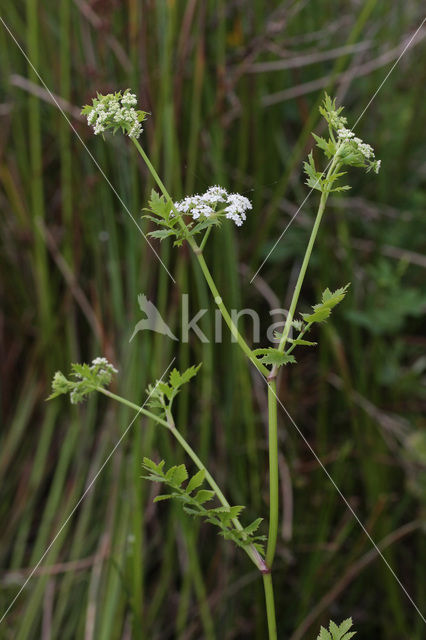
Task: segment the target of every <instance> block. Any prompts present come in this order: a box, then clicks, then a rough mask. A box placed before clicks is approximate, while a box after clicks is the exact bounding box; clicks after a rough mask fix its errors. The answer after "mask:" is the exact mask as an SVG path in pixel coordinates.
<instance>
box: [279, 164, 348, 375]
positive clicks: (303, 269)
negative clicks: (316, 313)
mask: <svg viewBox="0 0 426 640" xmlns="http://www.w3.org/2000/svg"><path fill="white" fill-rule="evenodd" d="M337 165H338V157H337V153H336V155H335V156H334V159H333V161H332V163H331V165H330V168H329V170H328V172H327V176H326V180H327V179H328V178H330V176H332V174H333V173H334V170H335V169H336V167H337ZM328 196H329V190H328V189H327V190H325V191H323V192H322V194H321V199H320V203H319V207H318V212H317V215H316V218H315V223H314V226H313V228H312V231H311V236H310V238H309V242H308V246H307V247H306V251H305V255H304V258H303V262H302V266H301V267H300V271H299V276H298V278H297V282H296V286H295V287H294V292H293V297H292V299H291V303H290V309H289V311H288V315H287V318H286V321H285V325H284V330H283V334H282V336H281V340H280V343H279V345H278V347H277V349H278V351H279V352H280V353H283V352H284V349H285V345H286V342H287V338H288V334H289V333H290V328H291V325H292V322H293V318H294V312H295V311H296V306H297V303H298V301H299V295H300V291H301V289H302V284H303V281H304V279H305V275H306V270H307V268H308V264H309V260H310V259H311V254H312V249H313V246H314V244H315V240H316V237H317V234H318V229H319V226H320V224H321V220H322V216H323V214H324V210H325V205H326V203H327V199H328ZM277 373H278V367H277V366H276V365H274V366H273V367H272V370H271V373H270V375H269V378H268V379H269V380H272V379H274V378H276V377H277Z"/></svg>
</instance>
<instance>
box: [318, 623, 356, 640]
mask: <svg viewBox="0 0 426 640" xmlns="http://www.w3.org/2000/svg"><path fill="white" fill-rule="evenodd" d="M352 624H353V623H352V618H347V620H343V622H342V623H341V625H340V626H337V624H336V623H335V622H333V621H332V620H331V621H330V624H329V631H327V629H324V627H321V629H320V632H319V634H318V636H317V640H350V638H353V636H354V635H355V634H356V631H349V629H350V628H351V627H352Z"/></svg>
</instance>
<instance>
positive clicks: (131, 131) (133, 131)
mask: <svg viewBox="0 0 426 640" xmlns="http://www.w3.org/2000/svg"><path fill="white" fill-rule="evenodd" d="M136 104H137V99H136V96H135V94H134V93H131V92H130V90H129V89H126V91H125V92H124V93H123V94H122V93H121V91H119V92H117V93H109V94H107V95H105V96H103V95H101V94H98V97H97V98H95V99H94V100H93V105H86V106H85V107H84V108H83V110H82V114H83V115H85V116H87V122H88V123H89V125H90V126H91V127H93V131H94V132H95V134H96V135H97V134H99V133H104V132H105V131H107V130H108V129H112V130H113V132H114V133H115V132H116V130H117V129H119V128H121V129H122V130H123V131H125V132H126V133H127V135H128V136H130V137H131V138H139V136H140V134H141V133H142V131H143V129H142V126H141V122H142V121H143V120H144V119H145V116H146V114H145V112H144V111H138V110H136V109H135V108H134V107H135V105H136Z"/></svg>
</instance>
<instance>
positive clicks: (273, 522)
mask: <svg viewBox="0 0 426 640" xmlns="http://www.w3.org/2000/svg"><path fill="white" fill-rule="evenodd" d="M268 438H269V534H268V545H267V549H266V558H265V560H266V564H267V565H268V567H269V568H271V567H272V563H273V561H274V556H275V548H276V546H277V535H278V431H277V383H276V380H271V381H270V382H269V383H268Z"/></svg>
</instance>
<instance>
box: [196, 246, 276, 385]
mask: <svg viewBox="0 0 426 640" xmlns="http://www.w3.org/2000/svg"><path fill="white" fill-rule="evenodd" d="M194 244H195V243H194ZM191 246H192V245H191ZM192 249H193V251H194V253H195V255H196V257H197V260H198V264H199V265H200V267H201V270H202V272H203V274H204V277H205V279H206V281H207V284H208V285H209V289H210V291H211V292H212V295H213V298H214V301H215V303H216V304H217V306H218V307H219V309H220V312H221V314H222V316H223V319H224V320H225V322H226V324H227V325H228V327H229V330H230V332H231V333H232V335H233V336H234V338H235V339H236V340H237V342H238V344H239V346H240V347H241V349H242V350H243V351H244V353H245V354H246V356H247V357H248V359H249V360H250V361H251V362H252V363H253V364H254V366H255V367H256V369H258V370H259V371H260V373H262V374H263V375H264V376H268V375H269V370H268V369H267V368H266V367H265V366H264V365H263V364H262V363H261V362H259V361H258V359H257V358H256V356H254V355H253V353H252V351H251V349H250V347H249V346H248V345H247V343H246V341H245V340H244V338H243V337H242V335H241V334H240V332H239V331H238V329H237V327H236V326H235V323H234V322H233V321H232V318H231V316H230V315H229V312H228V310H227V308H226V306H225V305H224V303H223V300H222V298H221V296H220V295H219V291H218V290H217V287H216V284H215V282H214V280H213V277H212V275H211V273H210V270H209V268H208V266H207V263H206V261H205V260H204V256H203V254H202V252H201V250H200V249H199V247H197V246H196V245H195V248H194V247H192Z"/></svg>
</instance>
